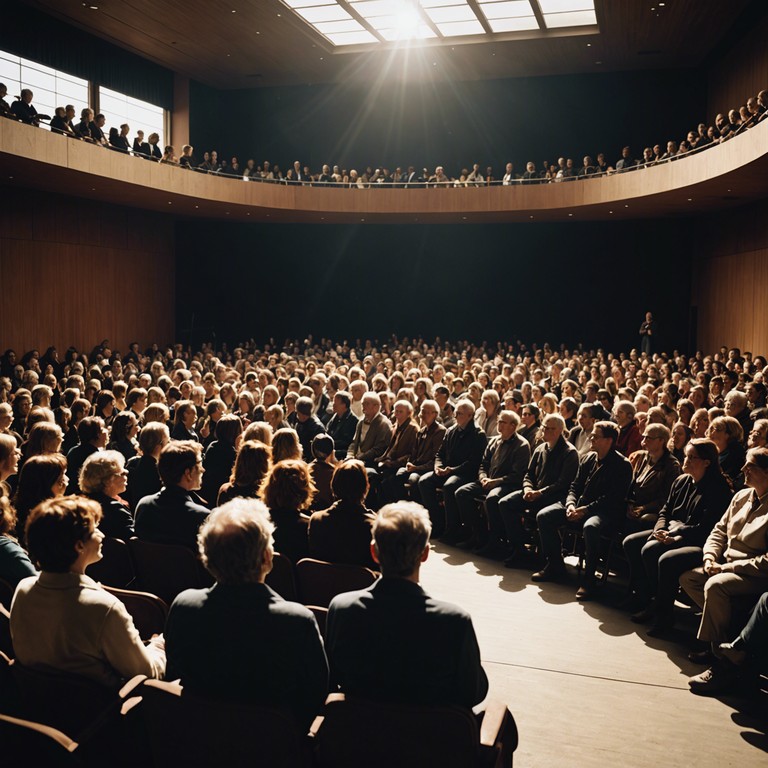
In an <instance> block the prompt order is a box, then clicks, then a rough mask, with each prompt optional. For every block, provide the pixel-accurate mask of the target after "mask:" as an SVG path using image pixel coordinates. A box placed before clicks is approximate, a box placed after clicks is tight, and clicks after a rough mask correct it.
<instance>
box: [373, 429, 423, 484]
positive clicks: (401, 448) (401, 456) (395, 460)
mask: <svg viewBox="0 0 768 768" xmlns="http://www.w3.org/2000/svg"><path fill="white" fill-rule="evenodd" d="M418 431H419V428H418V426H417V425H416V422H415V421H412V420H410V419H409V420H407V421H404V422H403V423H402V425H400V426H399V427H398V426H397V425H395V431H394V432H393V433H392V437H391V438H390V441H389V447H388V448H387V450H386V451H385V452H384V454H383V455H382V457H381V461H385V462H388V466H389V467H390V468H391V470H392V471H394V470H395V469H399V468H400V467H404V466H405V465H406V463H407V462H408V460H409V459H410V458H411V454H412V453H413V449H414V448H415V447H416V435H417V434H418Z"/></svg>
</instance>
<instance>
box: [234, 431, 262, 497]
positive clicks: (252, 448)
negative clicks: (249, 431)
mask: <svg viewBox="0 0 768 768" xmlns="http://www.w3.org/2000/svg"><path fill="white" fill-rule="evenodd" d="M271 466H272V449H271V448H270V447H269V446H268V445H265V444H264V443H262V442H259V441H258V440H245V441H243V442H242V443H241V445H240V449H239V450H238V452H237V458H236V459H235V465H234V466H233V467H232V474H231V476H230V478H229V480H230V482H231V483H232V484H233V485H237V486H240V487H241V488H258V487H259V486H260V485H261V483H262V481H263V480H264V478H265V477H266V476H267V473H268V472H269V470H270V468H271Z"/></svg>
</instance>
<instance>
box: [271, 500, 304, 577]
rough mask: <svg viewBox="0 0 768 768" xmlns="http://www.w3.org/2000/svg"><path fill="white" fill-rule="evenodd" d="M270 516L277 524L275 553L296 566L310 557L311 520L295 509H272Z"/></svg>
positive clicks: (274, 535)
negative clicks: (309, 531) (304, 558)
mask: <svg viewBox="0 0 768 768" xmlns="http://www.w3.org/2000/svg"><path fill="white" fill-rule="evenodd" d="M269 514H270V517H271V518H272V522H273V523H274V524H275V532H274V534H273V537H274V540H275V552H279V553H280V554H281V555H285V556H286V557H287V558H288V559H289V560H290V561H291V562H292V563H294V564H295V563H297V562H298V561H299V560H301V558H302V557H309V536H308V527H307V526H308V524H309V518H308V517H307V516H306V515H302V514H300V513H299V512H297V511H296V510H295V509H270V510H269Z"/></svg>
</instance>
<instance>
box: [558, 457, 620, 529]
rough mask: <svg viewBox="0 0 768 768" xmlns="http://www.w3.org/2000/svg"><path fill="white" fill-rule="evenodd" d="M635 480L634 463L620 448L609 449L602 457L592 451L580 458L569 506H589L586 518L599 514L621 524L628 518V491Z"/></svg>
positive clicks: (568, 499)
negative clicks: (626, 512)
mask: <svg viewBox="0 0 768 768" xmlns="http://www.w3.org/2000/svg"><path fill="white" fill-rule="evenodd" d="M631 482H632V465H631V464H630V463H629V459H627V458H625V457H624V456H622V455H621V454H620V453H619V452H618V451H609V452H608V453H607V455H606V457H605V458H604V459H603V460H602V461H598V458H597V453H595V452H594V451H591V452H590V453H588V454H587V455H586V456H585V457H584V458H583V459H582V460H581V461H580V462H579V469H578V472H577V473H576V478H575V479H574V481H573V483H571V488H570V490H569V491H568V498H567V499H566V501H565V503H566V506H567V505H569V504H574V505H575V506H577V507H587V513H586V515H585V516H584V518H583V520H587V519H588V518H590V517H593V516H594V515H599V516H600V517H601V518H602V519H603V520H605V521H606V522H613V523H615V524H617V525H620V524H621V523H622V521H623V520H624V510H625V509H626V505H625V502H626V498H627V491H629V484H630V483H631Z"/></svg>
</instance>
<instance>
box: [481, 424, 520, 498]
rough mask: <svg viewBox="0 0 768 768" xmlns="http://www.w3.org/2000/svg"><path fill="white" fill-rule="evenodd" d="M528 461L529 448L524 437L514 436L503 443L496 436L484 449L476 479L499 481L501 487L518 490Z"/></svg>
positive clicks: (499, 437) (498, 436) (499, 436)
mask: <svg viewBox="0 0 768 768" xmlns="http://www.w3.org/2000/svg"><path fill="white" fill-rule="evenodd" d="M530 460H531V446H530V445H529V444H528V441H527V440H526V439H525V438H524V437H520V435H517V434H515V435H512V437H510V438H509V440H506V441H505V440H502V439H501V435H497V436H496V437H492V438H491V439H490V440H489V441H488V444H487V445H486V447H485V451H484V452H483V458H482V459H481V461H480V469H479V471H478V474H477V477H478V479H479V480H483V479H486V478H487V479H490V480H501V484H502V485H510V486H513V487H514V488H515V489H518V488H520V487H521V486H522V484H523V476H524V475H525V470H526V469H528V462H529V461H530Z"/></svg>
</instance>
